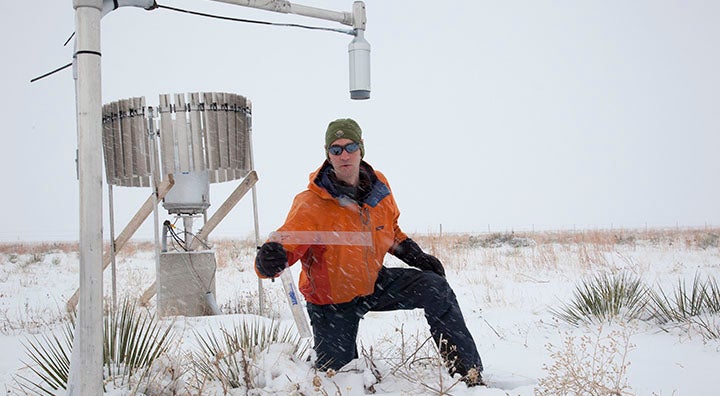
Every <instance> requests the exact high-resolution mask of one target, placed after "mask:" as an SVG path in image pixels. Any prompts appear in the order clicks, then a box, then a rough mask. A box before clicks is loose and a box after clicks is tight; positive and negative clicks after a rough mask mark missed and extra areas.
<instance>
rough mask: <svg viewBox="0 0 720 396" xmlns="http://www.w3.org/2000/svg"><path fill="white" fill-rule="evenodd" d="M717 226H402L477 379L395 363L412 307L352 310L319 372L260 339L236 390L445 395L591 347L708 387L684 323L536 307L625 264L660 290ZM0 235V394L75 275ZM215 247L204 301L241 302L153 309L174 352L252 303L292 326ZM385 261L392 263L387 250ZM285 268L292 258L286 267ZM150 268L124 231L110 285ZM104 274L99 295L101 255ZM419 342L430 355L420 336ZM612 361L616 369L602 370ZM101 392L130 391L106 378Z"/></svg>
mask: <svg viewBox="0 0 720 396" xmlns="http://www.w3.org/2000/svg"><path fill="white" fill-rule="evenodd" d="M718 234H720V232H719V230H717V229H705V230H685V231H683V230H670V231H642V232H641V231H636V232H629V231H602V232H600V231H594V232H576V233H573V232H566V233H536V234H526V235H509V234H504V235H499V236H498V235H496V236H495V239H493V236H491V235H445V236H439V235H415V236H413V237H414V238H415V239H416V240H417V241H418V242H419V243H420V245H421V246H422V247H423V248H424V249H425V250H426V251H428V252H431V253H433V254H435V255H436V256H437V257H439V258H440V259H441V260H442V261H443V263H444V265H445V267H446V269H447V273H448V275H447V277H448V280H449V282H450V284H451V285H452V286H453V288H454V290H455V293H456V294H457V298H458V300H459V302H460V305H461V307H462V309H463V313H464V315H465V319H466V321H467V323H468V327H469V328H470V330H471V331H472V334H473V336H474V337H475V340H476V342H477V345H478V349H479V351H480V354H481V356H482V358H483V362H484V365H485V373H484V377H485V378H486V380H487V381H488V382H489V387H487V388H486V387H475V388H467V387H466V386H465V385H464V384H463V383H456V380H455V379H452V378H450V377H449V376H448V375H447V373H445V371H444V370H442V369H439V368H437V367H433V366H430V367H424V366H422V365H420V364H417V365H408V364H406V365H400V364H398V363H397V362H398V361H399V360H400V359H402V357H403V356H407V355H408V354H410V353H412V352H414V351H415V350H416V349H417V347H416V345H418V344H419V343H422V342H423V341H424V340H425V339H426V338H427V337H428V336H429V333H428V331H427V325H426V323H425V320H424V317H423V315H422V312H421V311H419V310H415V311H398V312H388V313H370V314H368V315H366V317H365V318H364V320H363V321H362V322H361V325H360V335H359V340H358V342H359V345H360V346H361V349H362V350H364V351H365V353H361V355H365V356H367V358H366V357H362V358H361V359H359V360H358V361H356V362H353V363H351V364H350V365H349V367H346V369H344V370H341V371H340V372H338V373H336V374H334V375H331V376H328V375H327V374H326V373H316V372H315V371H314V370H313V369H312V368H311V365H310V364H309V363H308V362H306V361H304V360H301V359H295V358H293V357H292V356H291V354H290V352H289V351H288V346H287V345H280V344H277V345H274V346H273V347H271V348H269V349H267V350H266V351H264V352H262V353H260V354H259V355H258V357H257V358H256V359H255V360H254V367H253V369H252V373H253V376H254V377H253V378H252V382H253V384H254V386H255V387H256V389H255V390H253V391H252V392H250V394H259V395H266V394H278V395H282V394H293V392H294V394H298V395H299V394H304V395H311V394H342V395H357V394H366V393H371V392H372V391H374V392H375V394H377V395H405V394H438V392H434V391H433V390H432V389H436V390H438V389H443V390H444V391H447V394H453V395H534V394H535V393H536V392H538V391H539V390H540V389H542V387H543V386H547V384H548V383H557V381H563V380H568V378H571V377H572V375H569V376H568V375H564V374H563V373H566V371H567V370H569V369H571V370H575V376H585V377H589V376H591V372H592V371H591V369H592V363H593V362H592V359H593V357H594V358H596V359H605V360H604V361H603V362H602V363H600V370H599V371H597V372H595V374H594V375H596V376H599V377H605V378H613V379H618V380H620V381H621V382H622V383H624V382H623V381H626V382H627V386H626V387H625V388H624V389H625V390H626V392H627V394H636V395H667V396H669V395H715V394H717V393H718V389H720V376H718V375H717V370H718V368H719V367H720V340H717V339H707V338H705V337H703V336H702V334H701V332H700V331H699V329H698V328H695V327H692V326H686V325H681V326H672V327H666V328H664V329H661V327H660V326H659V325H658V324H656V323H654V322H651V321H632V322H623V321H614V322H612V323H605V324H584V325H581V326H579V327H573V326H571V325H569V324H567V323H565V322H562V321H559V320H557V319H556V318H555V317H554V316H553V315H552V313H551V312H550V311H549V308H556V309H557V308H559V307H560V306H561V305H562V304H563V303H564V302H568V301H569V300H571V299H572V296H573V293H574V290H575V286H576V285H578V284H579V283H580V282H582V281H583V280H585V279H588V278H590V277H592V276H594V275H597V274H602V273H608V274H617V273H629V274H632V275H636V276H639V277H640V278H641V279H643V280H644V281H645V283H646V284H647V285H648V286H650V287H652V288H655V289H657V288H664V290H666V291H672V290H673V289H674V288H675V287H677V285H678V282H679V281H682V282H686V283H690V282H692V280H693V278H694V277H695V276H696V275H698V274H699V275H700V276H702V277H708V276H709V277H714V278H715V279H718V278H720V276H718V275H720V248H719V247H718V242H717V235H718ZM524 237H527V239H524ZM0 246H1V247H2V249H0V250H1V251H0V330H1V331H2V333H1V334H0V351H2V355H3V357H2V359H0V384H2V385H1V386H2V388H3V389H5V390H6V393H7V394H14V393H15V392H17V390H16V389H15V378H16V376H17V375H18V374H23V373H25V374H27V373H28V370H27V368H24V363H23V362H24V361H25V362H27V361H29V360H28V359H27V358H26V356H25V348H24V346H23V342H25V341H26V340H27V337H28V336H31V335H33V334H38V333H42V332H48V331H51V330H52V329H53V328H56V327H57V324H58V323H59V321H60V319H61V318H62V312H63V310H64V305H65V301H66V300H67V298H68V297H69V296H70V295H72V293H73V292H74V291H75V289H76V288H77V285H78V256H77V253H76V252H74V251H72V246H68V245H67V244H52V243H48V244H44V246H42V247H38V246H36V245H31V244H12V245H11V244H5V245H0ZM215 250H216V258H217V262H218V270H217V275H216V290H217V299H218V304H219V305H220V306H221V308H222V309H223V310H224V312H229V311H230V310H232V311H233V312H242V313H237V314H225V315H219V316H213V317H193V318H185V317H177V318H174V322H170V319H166V321H167V323H168V324H170V325H171V326H173V332H174V334H175V335H176V337H175V339H174V343H176V346H177V348H174V349H173V350H175V351H180V352H181V353H180V354H178V356H179V355H182V352H183V351H184V352H186V353H187V352H190V351H191V350H192V349H193V348H197V342H196V338H195V334H196V333H198V332H205V331H218V330H221V329H233V328H235V327H237V326H239V325H240V324H241V323H243V322H248V321H249V322H255V323H257V322H258V321H260V322H265V321H267V322H268V323H269V322H270V319H266V318H265V317H273V318H275V320H279V321H280V323H281V325H282V326H286V327H287V326H293V321H292V316H291V313H290V311H289V309H288V307H287V304H286V302H285V300H284V296H283V294H282V286H281V283H280V282H268V281H265V282H263V286H264V290H265V294H266V300H267V304H266V305H267V307H266V310H265V312H264V316H259V315H257V313H258V312H257V296H258V291H257V288H258V281H257V278H256V276H255V273H254V272H253V270H252V266H251V264H252V260H253V257H254V252H255V248H254V246H253V243H252V242H249V241H246V240H237V241H229V240H224V241H217V242H216V243H215ZM386 265H388V266H400V265H403V264H401V263H400V262H399V261H398V260H396V259H395V258H394V257H391V256H388V257H387V258H386ZM298 271H299V268H296V267H293V273H294V276H295V277H296V278H297V272H298ZM154 280H155V261H154V253H153V251H152V249H151V245H149V244H144V245H142V244H141V245H133V246H131V247H130V248H128V249H126V251H124V252H120V254H119V255H118V258H117V287H118V293H119V295H121V296H123V295H129V296H134V297H137V296H139V295H140V294H141V293H142V292H143V291H144V290H145V288H147V287H148V286H149V285H150V284H151V283H152V282H153V281H154ZM105 284H106V287H105V291H106V294H108V295H109V293H110V290H112V289H111V280H110V270H109V269H108V270H107V271H106V272H105ZM151 304H155V302H154V300H153V301H152V303H151ZM151 309H153V306H151ZM625 351H627V353H626V354H625ZM422 353H425V357H433V356H432V350H423V352H422ZM185 356H187V354H186V355H185ZM168 364H170V363H168ZM613 369H616V370H619V371H620V374H612V370H613ZM160 370H162V368H161V369H160ZM598 373H599V374H598ZM168 375H169V374H168ZM185 375H187V373H185ZM166 376H167V375H166ZM176 376H177V374H176ZM160 377H162V376H160ZM160 377H159V378H160ZM189 382H190V381H189V380H186V383H185V385H188V383H189ZM543 384H545V385H543ZM174 386H175V387H176V388H179V389H180V391H179V392H178V393H177V394H191V393H192V392H196V393H197V391H193V390H192V389H191V388H190V387H188V386H185V387H184V388H183V387H182V384H180V383H178V384H176V385H174ZM246 391H247V390H246V389H235V390H233V389H225V392H226V393H224V390H223V387H222V386H221V384H219V383H207V384H206V386H205V387H204V388H203V391H202V392H201V393H202V394H218V395H222V394H246ZM108 394H112V395H124V394H132V393H130V391H127V390H123V389H122V387H117V388H115V389H109V390H108ZM164 394H173V393H164Z"/></svg>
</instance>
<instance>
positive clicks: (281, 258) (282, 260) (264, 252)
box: [255, 242, 287, 278]
mask: <svg viewBox="0 0 720 396" xmlns="http://www.w3.org/2000/svg"><path fill="white" fill-rule="evenodd" d="M286 266H287V253H285V249H283V246H282V245H281V244H279V243H277V242H265V243H264V244H263V245H262V246H261V247H260V250H258V254H257V257H255V268H257V270H258V272H259V273H260V274H262V275H263V276H267V277H268V278H274V277H275V276H277V274H279V273H281V272H282V271H283V270H284V269H285V267H286Z"/></svg>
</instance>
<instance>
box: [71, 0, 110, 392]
mask: <svg viewBox="0 0 720 396" xmlns="http://www.w3.org/2000/svg"><path fill="white" fill-rule="evenodd" d="M73 8H74V9H75V32H76V33H77V34H76V37H77V39H76V40H77V41H76V52H75V56H74V58H75V59H74V60H75V66H76V67H77V69H76V73H77V74H76V82H75V95H76V106H77V133H78V137H77V139H78V174H79V179H80V182H79V184H80V238H79V239H80V241H79V242H80V301H79V303H80V304H79V308H78V318H77V322H76V327H75V341H74V343H73V345H74V347H73V351H72V356H71V360H70V375H69V378H68V389H67V390H68V393H67V394H68V395H78V396H80V395H82V396H87V395H102V394H103V381H102V380H103V374H102V363H103V328H102V319H103V316H102V308H103V301H102V299H103V290H102V288H103V280H102V276H103V274H102V265H103V258H102V256H103V255H102V241H103V238H102V132H101V131H102V95H101V70H100V18H101V11H102V0H73Z"/></svg>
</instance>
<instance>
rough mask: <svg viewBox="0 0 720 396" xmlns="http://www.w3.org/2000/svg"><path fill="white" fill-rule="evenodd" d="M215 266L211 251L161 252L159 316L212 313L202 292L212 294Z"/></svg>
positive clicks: (158, 279) (158, 276)
mask: <svg viewBox="0 0 720 396" xmlns="http://www.w3.org/2000/svg"><path fill="white" fill-rule="evenodd" d="M216 267H217V265H216V263H215V252H214V251H198V252H164V253H160V268H159V269H158V273H157V304H158V306H157V312H158V315H159V316H160V317H165V316H178V315H181V316H204V315H212V314H213V311H212V309H211V307H210V306H209V304H208V303H207V300H206V296H205V295H206V294H207V293H208V292H210V293H212V294H213V295H215V269H216Z"/></svg>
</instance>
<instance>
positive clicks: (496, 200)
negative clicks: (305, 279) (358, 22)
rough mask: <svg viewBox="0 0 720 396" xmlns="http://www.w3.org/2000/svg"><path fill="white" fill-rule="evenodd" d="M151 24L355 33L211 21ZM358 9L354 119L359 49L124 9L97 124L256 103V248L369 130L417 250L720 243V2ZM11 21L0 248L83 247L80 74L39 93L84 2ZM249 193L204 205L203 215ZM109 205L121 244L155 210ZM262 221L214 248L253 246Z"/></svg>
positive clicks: (373, 2) (105, 63)
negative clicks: (111, 116)
mask: <svg viewBox="0 0 720 396" xmlns="http://www.w3.org/2000/svg"><path fill="white" fill-rule="evenodd" d="M159 3H160V4H164V5H169V6H174V7H181V8H188V9H193V10H197V11H203V12H210V13H217V14H222V15H227V16H233V17H238V18H253V19H262V20H270V21H277V22H290V23H304V24H309V25H322V26H331V27H341V26H340V25H337V24H332V23H326V22H322V21H318V20H313V19H308V18H303V17H300V16H292V15H280V14H274V13H270V12H263V11H258V10H252V9H248V8H243V7H238V6H232V5H227V4H222V3H216V2H212V1H206V0H184V1H180V0H159ZM297 3H299V4H304V5H312V6H317V7H321V8H328V9H333V10H342V11H350V10H351V8H352V2H351V1H337V0H335V1H310V0H306V1H303V0H298V1H297ZM365 3H366V5H367V14H368V27H367V33H366V38H367V40H368V41H369V42H370V44H371V45H372V98H371V99H370V100H369V101H364V102H357V101H351V100H350V99H349V94H348V92H347V91H348V81H347V80H348V77H347V75H348V67H347V45H348V43H349V42H350V40H351V37H350V36H347V35H343V34H338V33H330V32H319V31H309V30H302V29H293V28H278V27H268V26H259V25H250V24H243V23H235V22H226V21H218V20H213V19H206V18H201V17H196V16H190V15H185V14H178V13H174V12H171V11H167V10H154V11H145V10H141V9H131V8H125V9H119V10H116V11H114V12H112V13H111V14H109V15H107V16H106V17H105V18H104V19H103V21H102V53H103V56H102V68H103V69H102V75H103V92H102V93H103V103H107V102H110V101H114V100H118V99H123V98H128V97H133V96H145V97H146V99H147V103H148V104H149V105H157V104H158V99H157V97H158V94H162V93H181V92H191V91H223V92H234V93H238V94H241V95H245V96H247V97H248V98H250V99H251V100H252V101H253V134H254V141H253V144H254V149H255V165H256V166H255V168H256V170H257V172H258V174H259V176H260V181H259V183H258V185H257V188H258V198H259V214H260V221H259V222H260V229H261V232H262V233H263V234H266V233H268V232H270V231H272V230H274V229H275V228H277V227H278V226H279V225H280V224H281V223H282V222H283V220H284V218H285V215H286V213H287V210H288V209H289V207H290V204H291V202H292V198H293V196H294V195H295V194H296V193H297V192H299V191H301V190H302V189H304V188H305V186H306V185H307V176H308V174H309V173H310V172H312V171H313V170H315V169H316V168H317V166H319V165H320V163H321V161H322V160H323V157H324V154H323V149H322V146H323V143H324V142H323V137H324V130H325V127H326V125H327V123H328V122H329V121H330V120H332V119H335V118H339V117H353V118H355V119H356V120H357V121H358V122H359V123H360V125H361V126H362V128H363V130H364V137H365V142H366V157H365V159H366V160H367V161H368V162H370V163H371V164H372V165H373V166H374V167H375V168H376V169H379V170H381V171H383V172H384V173H385V174H386V175H387V176H388V178H389V180H390V183H391V187H392V188H393V191H394V193H395V195H396V199H397V201H398V204H399V206H400V209H401V211H402V216H401V218H400V222H401V226H402V227H403V228H404V229H405V231H407V232H422V233H424V232H436V231H438V230H439V228H440V225H441V224H442V227H443V231H462V232H472V231H477V232H480V231H487V230H488V229H491V230H493V231H505V230H510V229H515V230H527V229H532V228H535V229H557V228H573V227H576V228H609V227H614V228H620V227H645V226H646V225H647V226H648V227H657V226H673V227H674V226H676V225H679V226H701V227H702V226H705V225H708V226H717V225H720V183H719V182H718V176H719V175H720V155H718V149H719V148H720V108H719V107H718V103H720V72H719V71H720V52H719V51H718V48H720V23H718V21H719V20H720V2H716V1H696V0H693V1H661V0H652V1H649V0H648V1H606V0H603V1H595V0H589V1H582V2H578V1H541V0H532V1H493V2H489V1H434V2H431V1H420V0H416V1H400V0H393V1H388V0H367V1H366V2H365ZM0 19H1V22H2V23H0V32H1V33H2V37H3V40H2V42H3V44H2V49H3V51H2V53H3V62H2V63H0V76H2V77H1V78H2V87H3V88H4V89H5V92H4V94H3V95H2V98H1V99H0V104H1V106H0V112H1V113H0V114H1V115H2V120H3V125H4V130H3V132H2V137H3V139H2V142H3V143H2V144H1V145H0V169H3V171H4V175H5V178H4V181H3V186H4V187H3V193H2V195H0V204H1V206H2V208H3V213H4V214H3V215H2V218H3V221H2V227H0V240H5V241H17V240H48V239H61V240H75V239H77V237H78V229H79V218H78V182H77V180H76V174H75V149H76V145H77V132H76V120H75V92H74V82H73V79H72V73H71V72H70V69H67V70H65V71H62V72H60V73H58V74H56V75H54V76H52V77H49V78H46V79H43V80H40V81H38V82H35V83H32V84H31V83H30V82H29V81H30V79H31V78H33V77H36V76H38V75H40V74H43V73H45V72H47V71H50V70H52V69H54V68H56V67H59V66H61V65H64V64H66V63H68V62H69V61H70V60H71V57H72V44H69V45H68V46H65V47H63V43H64V42H65V40H66V39H67V38H68V37H69V35H70V34H71V33H72V32H73V30H74V29H75V26H74V24H75V22H74V12H73V9H72V1H71V0H63V1H59V0H58V1H43V2H41V3H34V4H33V5H32V6H30V5H29V4H26V3H25V2H10V1H4V2H2V3H0ZM236 185H237V182H235V183H232V182H231V183H223V184H218V185H216V184H213V185H211V203H212V205H213V206H211V208H210V213H212V212H213V210H214V209H216V208H217V207H219V206H220V204H221V203H222V201H223V200H224V199H225V198H226V196H227V194H229V192H230V191H231V190H232V189H233V188H235V186H236ZM114 193H115V194H114V195H115V213H116V214H115V217H116V221H115V228H116V233H119V230H120V229H121V228H122V227H124V226H125V224H127V222H128V220H129V219H130V217H131V216H132V215H133V214H134V212H135V211H136V210H137V209H138V208H139V207H140V205H141V203H142V202H143V201H144V199H145V198H146V197H147V196H148V195H149V193H150V190H149V189H130V188H115V189H114ZM104 198H105V200H106V201H107V195H106V194H105V195H104ZM250 202H251V200H250V197H249V196H248V197H247V198H245V199H244V200H243V201H242V202H241V204H239V205H238V206H237V207H236V208H235V210H234V211H233V212H232V214H231V215H230V216H229V217H228V218H227V219H226V220H225V221H224V223H223V224H222V225H221V226H220V227H219V228H218V229H217V231H216V234H215V235H216V236H237V237H246V236H248V235H250V234H251V232H252V230H253V220H252V210H251V205H250ZM160 213H161V220H164V219H166V218H169V217H168V216H167V212H165V211H161V212H160ZM104 216H105V221H106V223H107V218H108V216H107V211H106V212H105V213H104ZM148 223H150V222H148ZM107 236H108V232H107V228H106V233H105V237H106V238H107ZM139 237H144V238H151V237H152V227H151V226H150V225H149V224H146V225H145V226H144V227H143V229H142V230H141V232H140V234H139Z"/></svg>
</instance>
